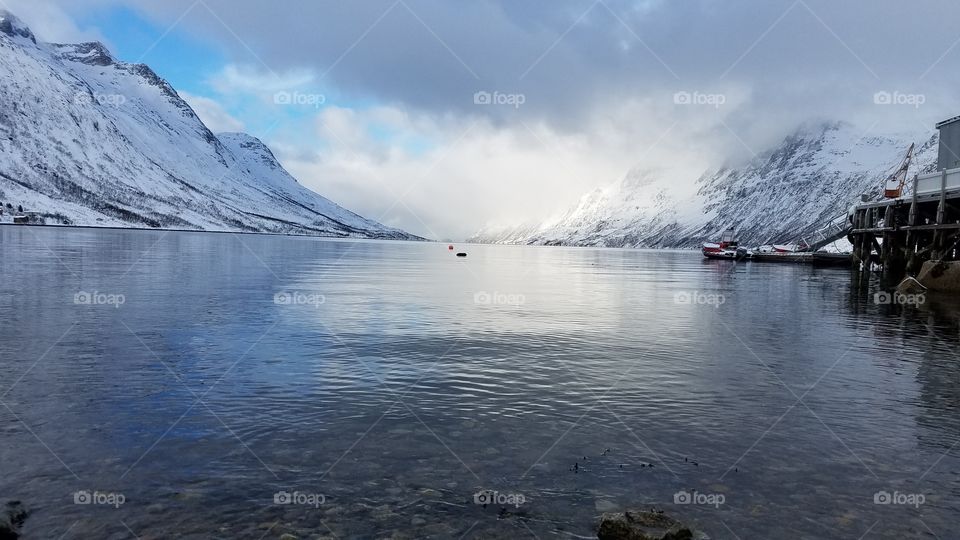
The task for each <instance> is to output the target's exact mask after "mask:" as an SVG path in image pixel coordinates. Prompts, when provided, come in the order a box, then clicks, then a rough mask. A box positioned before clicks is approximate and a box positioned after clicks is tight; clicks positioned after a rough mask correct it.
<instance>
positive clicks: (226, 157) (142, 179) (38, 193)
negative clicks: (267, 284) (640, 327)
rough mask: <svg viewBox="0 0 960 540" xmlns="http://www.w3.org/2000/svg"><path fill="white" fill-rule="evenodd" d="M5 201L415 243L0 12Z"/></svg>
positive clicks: (261, 152)
mask: <svg viewBox="0 0 960 540" xmlns="http://www.w3.org/2000/svg"><path fill="white" fill-rule="evenodd" d="M0 202H2V203H4V204H7V203H12V205H13V206H17V205H22V206H23V209H24V210H25V211H31V212H36V213H38V214H39V215H41V216H43V217H44V218H45V220H46V221H47V222H48V223H68V224H76V225H101V226H120V227H162V228H178V229H202V230H219V231H257V232H276V233H291V234H312V235H328V236H353V237H370V238H395V239H412V238H416V237H413V236H412V235H409V234H407V233H405V232H403V231H400V230H398V229H393V228H390V227H386V226H384V225H381V224H380V223H377V222H375V221H372V220H369V219H365V218H363V217H361V216H358V215H356V214H354V213H352V212H350V211H348V210H345V209H343V208H341V207H340V206H338V205H337V204H335V203H333V202H331V201H330V200H328V199H326V198H324V197H322V196H320V195H318V194H317V193H315V192H313V191H311V190H309V189H307V188H305V187H303V186H302V185H300V184H299V183H298V182H297V181H296V180H295V179H294V178H293V177H292V176H290V174H289V173H287V171H286V170H284V168H283V167H282V166H281V165H280V163H279V162H278V161H277V159H276V158H275V157H274V155H273V153H272V152H271V151H270V150H269V149H268V148H267V147H266V146H265V145H264V144H263V143H262V142H260V141H259V140H258V139H256V138H254V137H252V136H250V135H246V134H241V133H224V134H219V135H214V134H213V133H211V132H210V130H209V129H207V127H206V126H205V125H204V124H203V122H201V121H200V119H199V118H198V117H197V115H196V114H195V113H194V111H193V109H191V108H190V106H189V105H188V104H187V103H186V102H185V101H184V100H183V99H181V98H180V96H179V95H178V94H177V92H176V91H175V90H174V89H173V88H172V87H171V86H170V85H169V84H168V83H167V82H166V81H165V80H163V79H161V78H160V77H159V76H157V74H156V73H154V72H153V70H151V69H150V68H149V67H147V66H146V65H143V64H128V63H124V62H120V61H117V60H116V59H114V58H113V56H111V54H110V52H109V51H108V50H107V49H106V48H105V47H104V46H103V45H102V44H100V43H81V44H48V43H41V42H39V41H38V40H37V38H36V36H34V34H33V32H31V31H30V29H29V28H28V27H27V26H26V25H24V24H23V23H22V22H21V21H20V20H18V19H17V18H16V17H14V16H13V15H12V14H10V13H9V12H5V11H0ZM8 213H9V212H8ZM6 218H7V219H9V216H6Z"/></svg>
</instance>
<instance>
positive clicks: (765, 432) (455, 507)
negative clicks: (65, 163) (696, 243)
mask: <svg viewBox="0 0 960 540" xmlns="http://www.w3.org/2000/svg"><path fill="white" fill-rule="evenodd" d="M0 240H2V244H0V306H2V320H0V373H2V374H3V375H2V378H0V380H2V384H0V430H2V431H0V432H2V438H0V503H4V502H6V501H9V500H20V501H22V503H23V505H24V507H25V508H26V509H27V510H28V511H29V512H30V514H29V517H28V518H27V520H26V522H25V523H24V528H23V532H24V534H25V536H26V537H27V538H57V537H61V536H62V537H64V538H126V537H132V536H134V535H136V536H137V537H140V538H172V537H177V536H183V537H195V538H261V537H265V538H278V537H280V536H281V535H283V534H293V535H295V536H296V537H298V538H315V537H327V536H329V537H331V538H333V537H339V538H369V537H387V536H391V535H395V534H396V535H397V537H409V538H419V537H435V538H460V537H468V538H469V537H477V538H489V537H504V538H523V537H534V536H536V537H540V538H547V537H553V536H559V537H591V536H594V535H595V526H596V520H597V518H598V517H599V515H600V513H601V512H602V511H604V510H609V509H615V508H623V507H637V506H651V505H653V506H658V507H660V508H662V509H664V510H665V511H666V512H667V513H669V514H671V515H673V516H676V517H678V518H680V519H682V520H684V521H687V522H689V523H691V524H694V525H695V526H696V527H697V528H698V529H700V530H702V531H705V532H706V533H707V534H709V535H710V537H711V538H714V539H716V538H861V537H862V538H927V537H930V538H934V537H939V538H952V537H955V535H956V534H957V525H958V523H960V510H958V509H960V488H958V486H960V482H958V480H960V459H958V455H957V454H958V450H957V447H956V446H955V445H956V444H957V442H958V440H960V411H958V407H960V360H958V357H957V354H956V349H957V336H958V326H960V325H958V318H957V313H956V311H955V310H954V309H952V307H951V306H952V305H953V304H955V303H956V302H955V300H952V299H948V300H936V299H934V298H928V299H927V301H926V302H925V303H924V304H923V305H921V306H919V307H914V306H910V307H901V306H891V305H878V304H877V303H876V302H875V301H874V296H873V291H860V290H857V289H855V288H853V287H852V280H851V277H850V273H849V272H848V271H847V270H843V269H813V268H808V267H801V266H780V265H770V264H767V265H764V264H760V263H745V264H739V265H735V266H734V265H733V264H732V263H729V262H726V261H712V262H711V261H705V260H701V258H700V256H699V255H698V254H696V253H689V252H654V251H640V250H602V249H576V248H544V247H508V246H503V247H500V246H479V245H471V246H458V249H461V250H465V251H468V252H469V256H468V257H467V258H457V257H455V256H454V254H453V253H452V252H450V251H448V250H447V248H446V245H440V244H435V243H406V242H372V241H334V240H321V239H313V238H292V237H278V236H254V235H233V234H205V233H182V232H159V231H157V232H155V231H113V230H74V229H59V228H34V227H0ZM607 449H609V451H606V450H607ZM574 464H577V468H576V472H574V471H572V470H571V469H572V468H573V467H574ZM481 490H496V491H498V492H499V494H500V496H501V497H513V498H512V499H510V500H511V501H512V502H519V501H520V499H519V496H522V497H523V499H522V504H519V506H513V505H488V506H487V507H484V506H481V505H478V504H475V503H474V494H475V493H477V492H479V491H481ZM84 491H89V492H90V493H91V497H95V496H94V492H97V495H96V496H98V497H99V499H96V500H94V501H93V502H94V504H76V503H75V493H77V492H80V493H81V497H83V496H84V495H83V492H84ZM279 492H287V493H290V494H291V498H294V499H295V500H294V501H293V503H292V504H282V503H284V502H286V501H285V500H284V497H285V496H284V495H282V494H281V495H280V498H279V499H278V500H275V496H276V494H277V493H279ZM294 492H298V494H297V495H296V496H293V495H292V494H293V493H294ZM684 493H687V494H690V495H689V497H687V498H686V500H685V499H684V497H685V495H684ZM878 493H879V495H878ZM884 493H889V494H890V499H892V500H893V501H892V502H893V503H894V504H877V502H878V501H879V502H880V503H882V502H884V501H885V500H884V499H883V497H884V495H883V494H884ZM110 494H113V495H114V497H113V498H112V499H110V498H109V497H108V496H109V495H110ZM117 495H122V502H123V504H116V503H117V502H118V500H119V499H118V498H117ZM916 495H922V496H923V497H922V504H913V505H911V504H900V503H906V502H908V501H909V502H913V503H916V502H918V501H920V500H921V499H920V498H918V497H916ZM911 496H912V498H910V497H911ZM875 499H877V501H875ZM687 500H692V501H693V503H694V504H682V503H684V502H686V501H687ZM109 501H112V502H113V503H114V504H113V505H111V504H97V503H105V502H109ZM80 502H84V501H83V500H81V501H80ZM504 509H505V510H504ZM934 535H935V536H934Z"/></svg>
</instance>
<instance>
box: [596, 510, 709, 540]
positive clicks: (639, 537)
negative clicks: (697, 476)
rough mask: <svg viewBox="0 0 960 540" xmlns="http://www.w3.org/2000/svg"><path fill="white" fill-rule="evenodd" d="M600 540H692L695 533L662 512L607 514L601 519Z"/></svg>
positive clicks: (642, 511) (641, 511)
mask: <svg viewBox="0 0 960 540" xmlns="http://www.w3.org/2000/svg"><path fill="white" fill-rule="evenodd" d="M597 538H599V539H600V540H692V538H693V531H692V530H691V529H690V528H688V527H685V526H684V525H683V524H681V523H680V522H679V521H677V520H675V519H673V518H672V517H670V516H668V515H666V514H664V513H663V512H660V511H656V510H654V511H647V510H627V511H625V512H607V513H605V514H603V516H601V518H600V529H599V530H598V531H597Z"/></svg>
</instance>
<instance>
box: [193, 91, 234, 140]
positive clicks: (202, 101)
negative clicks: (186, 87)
mask: <svg viewBox="0 0 960 540" xmlns="http://www.w3.org/2000/svg"><path fill="white" fill-rule="evenodd" d="M178 93H179V94H180V97H182V98H183V99H184V101H186V102H187V103H188V104H189V105H190V106H191V107H192V108H193V110H194V112H196V113H197V116H199V117H200V120H202V121H203V123H204V124H206V125H207V127H208V128H210V131H213V132H214V133H224V132H243V131H244V130H245V129H246V128H245V127H244V125H243V122H241V121H240V120H238V119H236V118H234V117H233V116H231V115H230V113H228V112H227V110H226V109H224V108H223V106H222V105H220V104H219V103H217V102H216V101H214V100H212V99H210V98H206V97H203V96H195V95H193V94H190V93H188V92H184V91H180V92H178Z"/></svg>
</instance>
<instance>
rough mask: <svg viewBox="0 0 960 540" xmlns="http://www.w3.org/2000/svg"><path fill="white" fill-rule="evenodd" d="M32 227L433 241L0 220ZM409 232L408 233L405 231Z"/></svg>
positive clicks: (0, 224)
mask: <svg viewBox="0 0 960 540" xmlns="http://www.w3.org/2000/svg"><path fill="white" fill-rule="evenodd" d="M5 226H9V227H32V228H35V229H84V230H105V231H153V232H186V233H210V234H247V235H253V236H260V235H262V236H286V237H291V238H323V239H327V240H390V241H397V242H434V243H436V242H437V241H436V240H431V239H429V238H423V237H421V236H417V235H414V234H410V238H393V237H388V236H381V237H369V236H350V235H345V236H336V235H323V234H292V233H279V232H267V231H212V230H205V229H167V228H157V227H119V226H115V225H63V224H59V223H58V224H37V223H12V222H0V227H5ZM407 234H409V233H407Z"/></svg>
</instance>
